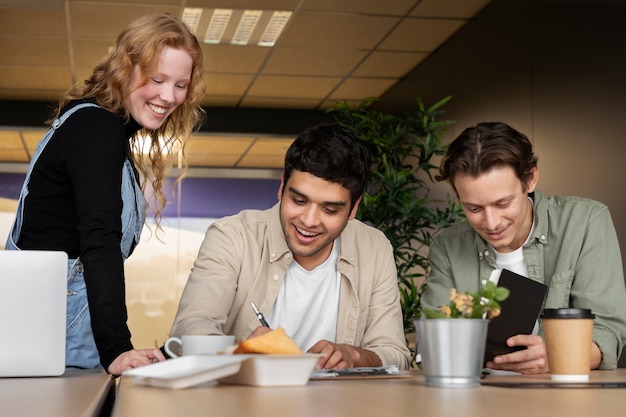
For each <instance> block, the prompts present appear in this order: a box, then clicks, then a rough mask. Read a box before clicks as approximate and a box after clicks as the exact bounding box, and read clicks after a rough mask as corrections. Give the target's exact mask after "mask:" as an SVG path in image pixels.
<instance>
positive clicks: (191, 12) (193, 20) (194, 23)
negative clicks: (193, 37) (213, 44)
mask: <svg viewBox="0 0 626 417" xmlns="http://www.w3.org/2000/svg"><path fill="white" fill-rule="evenodd" d="M201 17H202V9H201V8H200V7H185V10H183V17H182V18H181V20H182V21H183V23H185V24H186V25H187V26H189V29H191V31H192V32H193V33H196V31H197V30H198V23H200V18H201Z"/></svg>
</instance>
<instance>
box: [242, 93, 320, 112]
mask: <svg viewBox="0 0 626 417" xmlns="http://www.w3.org/2000/svg"><path fill="white" fill-rule="evenodd" d="M319 102H320V100H319V99H303V98H280V97H278V98H277V97H249V96H248V97H245V98H244V99H243V100H242V102H241V107H250V108H255V107H258V108H287V109H300V110H314V109H316V108H317V106H318V104H319Z"/></svg>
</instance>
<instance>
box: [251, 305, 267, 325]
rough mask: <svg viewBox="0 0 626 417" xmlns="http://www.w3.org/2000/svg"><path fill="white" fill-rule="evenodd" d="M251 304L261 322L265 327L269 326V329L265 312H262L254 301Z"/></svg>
mask: <svg viewBox="0 0 626 417" xmlns="http://www.w3.org/2000/svg"><path fill="white" fill-rule="evenodd" d="M250 304H251V305H252V309H253V310H254V314H256V316H257V317H258V318H259V321H260V322H261V325H262V326H264V327H267V328H268V329H269V328H270V325H269V323H268V322H267V320H265V316H264V315H263V313H261V310H259V309H258V307H257V306H256V304H254V303H250Z"/></svg>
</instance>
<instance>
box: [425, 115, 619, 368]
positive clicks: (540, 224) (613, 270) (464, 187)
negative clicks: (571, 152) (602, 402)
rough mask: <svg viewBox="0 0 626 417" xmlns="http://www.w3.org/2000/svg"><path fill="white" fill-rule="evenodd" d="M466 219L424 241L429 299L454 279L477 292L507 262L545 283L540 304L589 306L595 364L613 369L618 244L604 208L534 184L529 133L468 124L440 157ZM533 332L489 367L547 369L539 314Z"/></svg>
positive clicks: (441, 297)
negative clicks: (546, 193)
mask: <svg viewBox="0 0 626 417" xmlns="http://www.w3.org/2000/svg"><path fill="white" fill-rule="evenodd" d="M437 179H438V180H440V181H448V182H449V183H450V185H451V186H452V188H453V189H454V190H455V192H456V194H457V197H458V199H459V201H460V203H461V205H462V206H463V211H464V213H465V215H466V217H467V222H463V223H459V224H457V225H454V226H453V227H451V228H449V229H446V230H445V231H443V232H442V233H441V234H440V235H438V236H437V237H435V238H434V239H433V240H432V242H431V245H430V253H429V258H430V265H431V270H430V271H429V273H428V278H427V282H428V285H427V287H426V291H425V293H424V295H423V297H422V305H423V306H424V307H425V308H435V307H437V306H440V305H443V304H447V303H448V302H449V299H448V297H449V292H450V289H451V288H456V289H457V290H458V291H460V292H465V291H470V292H476V291H477V290H478V289H479V287H480V286H481V285H483V284H484V283H485V282H486V281H487V280H488V279H489V277H490V275H491V272H492V271H494V270H498V269H499V270H502V269H505V268H506V269H508V270H511V271H513V272H516V273H518V274H520V275H523V276H527V277H529V278H530V279H533V280H535V281H538V282H541V283H544V284H545V285H547V286H548V293H547V295H546V298H545V300H544V305H543V307H544V308H562V307H576V308H586V309H591V310H592V312H593V313H594V314H595V316H596V319H595V321H594V329H593V343H592V344H591V346H590V349H591V369H596V368H599V369H611V368H615V367H616V366H617V360H618V358H619V355H620V353H621V351H622V347H623V345H624V342H625V339H626V291H625V290H624V273H623V270H622V260H621V254H620V248H619V243H618V240H617V235H616V233H615V227H614V226H613V222H612V220H611V215H610V213H609V210H608V208H607V207H606V206H605V205H603V204H601V203H599V202H597V201H593V200H589V199H584V198H578V197H560V196H552V197H546V196H544V195H543V194H542V193H541V192H540V191H538V190H537V189H536V188H535V187H536V185H537V182H538V180H539V168H538V166H537V157H536V156H535V154H534V153H533V149H532V144H531V143H530V141H529V140H528V138H527V137H526V136H524V135H523V134H522V133H520V132H518V131H516V130H515V129H513V128H512V127H510V126H508V125H506V124H504V123H480V124H478V125H477V126H474V127H471V128H467V129H465V130H464V131H463V132H462V133H461V135H460V136H459V137H458V138H456V139H455V140H454V141H453V142H452V143H451V144H450V146H449V147H448V150H447V152H446V154H445V156H444V158H443V159H442V161H441V166H440V169H439V175H438V176H437ZM537 324H538V326H535V331H534V332H533V333H534V334H530V335H525V334H520V335H515V336H513V337H510V338H509V339H508V340H507V344H508V345H509V346H510V347H513V346H520V347H526V349H522V350H518V351H515V352H512V353H508V354H503V355H497V356H495V358H494V359H493V361H490V362H488V363H487V364H486V365H487V367H488V368H492V369H498V370H508V371H516V372H520V373H526V374H531V373H545V372H549V367H548V362H547V357H546V351H545V345H544V342H543V338H542V335H543V330H542V326H541V322H540V320H539V321H538V323H537Z"/></svg>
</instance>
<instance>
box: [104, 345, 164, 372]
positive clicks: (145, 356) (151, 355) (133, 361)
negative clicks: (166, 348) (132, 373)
mask: <svg viewBox="0 0 626 417" xmlns="http://www.w3.org/2000/svg"><path fill="white" fill-rule="evenodd" d="M164 360H165V356H163V353H161V351H160V350H159V349H133V350H129V351H127V352H124V353H122V354H121V355H119V356H118V357H117V358H115V360H114V361H113V362H111V365H109V368H108V369H107V372H109V373H110V374H111V375H115V376H120V375H121V374H122V372H124V371H127V370H129V369H132V368H137V367H139V366H144V365H149V364H151V363H154V362H160V361H164Z"/></svg>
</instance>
